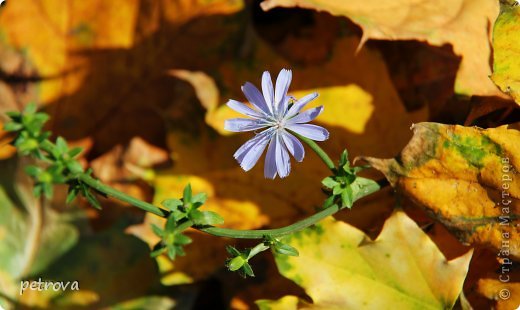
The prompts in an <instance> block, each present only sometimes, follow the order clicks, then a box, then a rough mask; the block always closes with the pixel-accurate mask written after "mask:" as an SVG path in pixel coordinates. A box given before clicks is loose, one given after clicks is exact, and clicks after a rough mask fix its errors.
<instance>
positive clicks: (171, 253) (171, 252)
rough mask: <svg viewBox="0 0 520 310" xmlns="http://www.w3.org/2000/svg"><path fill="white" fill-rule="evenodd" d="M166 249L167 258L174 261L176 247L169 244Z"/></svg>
mask: <svg viewBox="0 0 520 310" xmlns="http://www.w3.org/2000/svg"><path fill="white" fill-rule="evenodd" d="M166 249H167V251H168V257H169V258H170V259H171V260H175V256H176V253H177V251H176V250H177V249H176V247H175V246H174V245H173V244H169V245H167V246H166Z"/></svg>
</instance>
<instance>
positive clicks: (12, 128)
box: [4, 122, 23, 131]
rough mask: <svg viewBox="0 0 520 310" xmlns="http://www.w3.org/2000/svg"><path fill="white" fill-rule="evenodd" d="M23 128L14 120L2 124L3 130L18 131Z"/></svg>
mask: <svg viewBox="0 0 520 310" xmlns="http://www.w3.org/2000/svg"><path fill="white" fill-rule="evenodd" d="M21 129H23V125H22V124H19V123H15V122H9V123H7V124H5V125H4V130H5V131H18V130H21Z"/></svg>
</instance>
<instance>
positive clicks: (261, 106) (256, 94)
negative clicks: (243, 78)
mask: <svg viewBox="0 0 520 310" xmlns="http://www.w3.org/2000/svg"><path fill="white" fill-rule="evenodd" d="M242 92H243V93H244V95H246V98H247V100H248V101H249V102H250V103H251V104H252V105H253V106H255V108H256V109H257V110H258V111H261V112H263V113H265V114H267V115H269V114H270V110H269V108H268V107H267V104H266V103H265V100H264V96H262V94H261V93H260V91H259V90H258V88H256V86H255V85H253V84H251V83H249V82H246V83H245V84H244V86H242Z"/></svg>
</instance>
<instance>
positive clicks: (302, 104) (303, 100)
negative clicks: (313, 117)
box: [285, 93, 318, 118]
mask: <svg viewBox="0 0 520 310" xmlns="http://www.w3.org/2000/svg"><path fill="white" fill-rule="evenodd" d="M316 97H318V93H312V94H308V95H307V96H305V97H303V98H301V99H300V100H298V101H296V102H295V103H294V104H293V105H292V106H291V108H290V109H289V111H288V112H287V115H286V116H285V117H286V118H291V117H293V116H295V115H296V114H297V113H298V112H300V111H301V110H302V109H303V108H304V107H305V106H306V105H307V104H308V103H309V102H311V101H312V100H314V99H316Z"/></svg>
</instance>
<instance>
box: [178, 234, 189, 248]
mask: <svg viewBox="0 0 520 310" xmlns="http://www.w3.org/2000/svg"><path fill="white" fill-rule="evenodd" d="M192 241H193V240H191V238H190V237H188V236H186V235H183V234H178V235H176V236H175V244H178V245H186V244H190V243H191V242H192Z"/></svg>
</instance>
